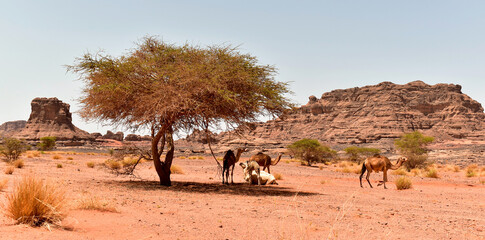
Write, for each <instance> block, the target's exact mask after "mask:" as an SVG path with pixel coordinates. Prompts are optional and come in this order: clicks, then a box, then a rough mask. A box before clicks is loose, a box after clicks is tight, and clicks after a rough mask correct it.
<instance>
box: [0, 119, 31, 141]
mask: <svg viewBox="0 0 485 240" xmlns="http://www.w3.org/2000/svg"><path fill="white" fill-rule="evenodd" d="M26 124H27V121H25V120H18V121H11V122H6V123H3V124H2V125H0V137H10V136H12V135H14V134H15V133H17V132H20V131H22V129H24V127H25V125H26Z"/></svg>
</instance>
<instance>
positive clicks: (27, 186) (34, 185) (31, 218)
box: [5, 176, 66, 226]
mask: <svg viewBox="0 0 485 240" xmlns="http://www.w3.org/2000/svg"><path fill="white" fill-rule="evenodd" d="M65 199H66V198H65V192H64V190H63V189H62V188H61V187H60V186H57V185H54V184H53V183H50V182H45V181H43V180H41V179H38V178H35V177H32V176H26V177H23V178H22V180H21V181H20V182H19V183H18V184H16V186H15V187H14V190H13V192H12V193H10V194H8V195H7V204H6V206H5V208H6V209H5V210H6V212H7V215H8V216H9V217H10V218H12V219H13V220H15V221H16V222H17V223H24V224H28V225H31V226H42V225H45V224H54V225H59V224H60V221H61V220H62V219H63V218H64V214H63V209H64V208H65Z"/></svg>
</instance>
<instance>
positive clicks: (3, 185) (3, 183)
mask: <svg viewBox="0 0 485 240" xmlns="http://www.w3.org/2000/svg"><path fill="white" fill-rule="evenodd" d="M7 183H8V178H4V179H2V180H0V191H3V189H5V188H6V187H7Z"/></svg>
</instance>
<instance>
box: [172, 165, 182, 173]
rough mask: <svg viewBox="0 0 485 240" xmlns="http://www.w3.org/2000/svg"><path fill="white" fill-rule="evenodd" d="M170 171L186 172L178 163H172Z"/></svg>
mask: <svg viewBox="0 0 485 240" xmlns="http://www.w3.org/2000/svg"><path fill="white" fill-rule="evenodd" d="M170 172H171V173H172V174H184V171H183V170H182V168H181V167H179V166H177V165H172V166H171V167H170Z"/></svg>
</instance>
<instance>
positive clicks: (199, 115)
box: [68, 37, 291, 185]
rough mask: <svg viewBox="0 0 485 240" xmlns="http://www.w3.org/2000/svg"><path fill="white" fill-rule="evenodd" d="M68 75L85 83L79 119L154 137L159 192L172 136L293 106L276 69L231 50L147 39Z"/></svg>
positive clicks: (87, 58)
mask: <svg viewBox="0 0 485 240" xmlns="http://www.w3.org/2000/svg"><path fill="white" fill-rule="evenodd" d="M68 70H69V71H71V72H74V73H77V74H79V75H80V78H81V79H82V80H83V81H84V83H85V87H84V89H83V95H82V96H81V98H80V103H81V106H82V109H81V116H82V117H83V118H85V119H88V120H96V121H101V122H102V121H108V122H111V123H112V124H115V125H121V126H124V127H128V128H131V129H140V128H147V129H150V130H151V132H152V134H151V136H152V155H153V156H152V158H153V159H154V163H155V167H156V169H157V173H158V174H159V176H160V181H161V183H162V184H164V185H170V179H169V178H170V170H169V169H170V165H171V162H172V158H173V137H172V134H173V133H174V132H177V131H189V130H191V129H194V128H202V129H207V128H208V127H209V126H212V125H214V124H217V123H221V122H222V123H225V124H226V125H228V126H238V125H241V124H243V123H245V122H249V121H255V120H257V117H258V116H260V115H262V114H263V115H279V114H281V113H282V112H283V110H284V109H286V108H288V107H290V105H291V104H290V102H289V100H288V99H287V98H286V97H285V96H284V95H285V94H287V93H289V92H290V91H289V89H288V86H287V83H283V82H278V81H276V80H275V79H274V76H275V74H276V69H275V68H274V67H273V66H270V65H259V64H258V60H257V58H256V57H254V56H251V55H249V54H242V53H240V52H239V51H238V49H237V48H234V47H231V46H209V47H206V48H202V47H199V46H191V45H189V44H185V45H182V46H176V45H173V44H168V43H165V42H163V41H160V40H158V39H157V38H155V37H145V38H144V39H143V40H142V41H140V42H139V43H138V44H137V45H136V47H135V48H133V49H132V50H130V51H129V52H128V53H126V54H125V55H122V56H120V57H113V56H110V55H108V54H104V53H102V52H99V53H96V54H91V53H87V54H85V55H84V56H82V57H80V58H77V59H76V62H75V64H74V65H71V66H68ZM165 143H167V146H166V147H167V155H166V158H165V161H164V162H161V161H160V155H161V154H162V152H163V151H164V148H165ZM170 155H171V156H170ZM157 159H158V161H157ZM167 167H168V172H167ZM162 170H163V171H165V173H164V172H163V171H162ZM167 174H168V179H167V176H166V175H167Z"/></svg>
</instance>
